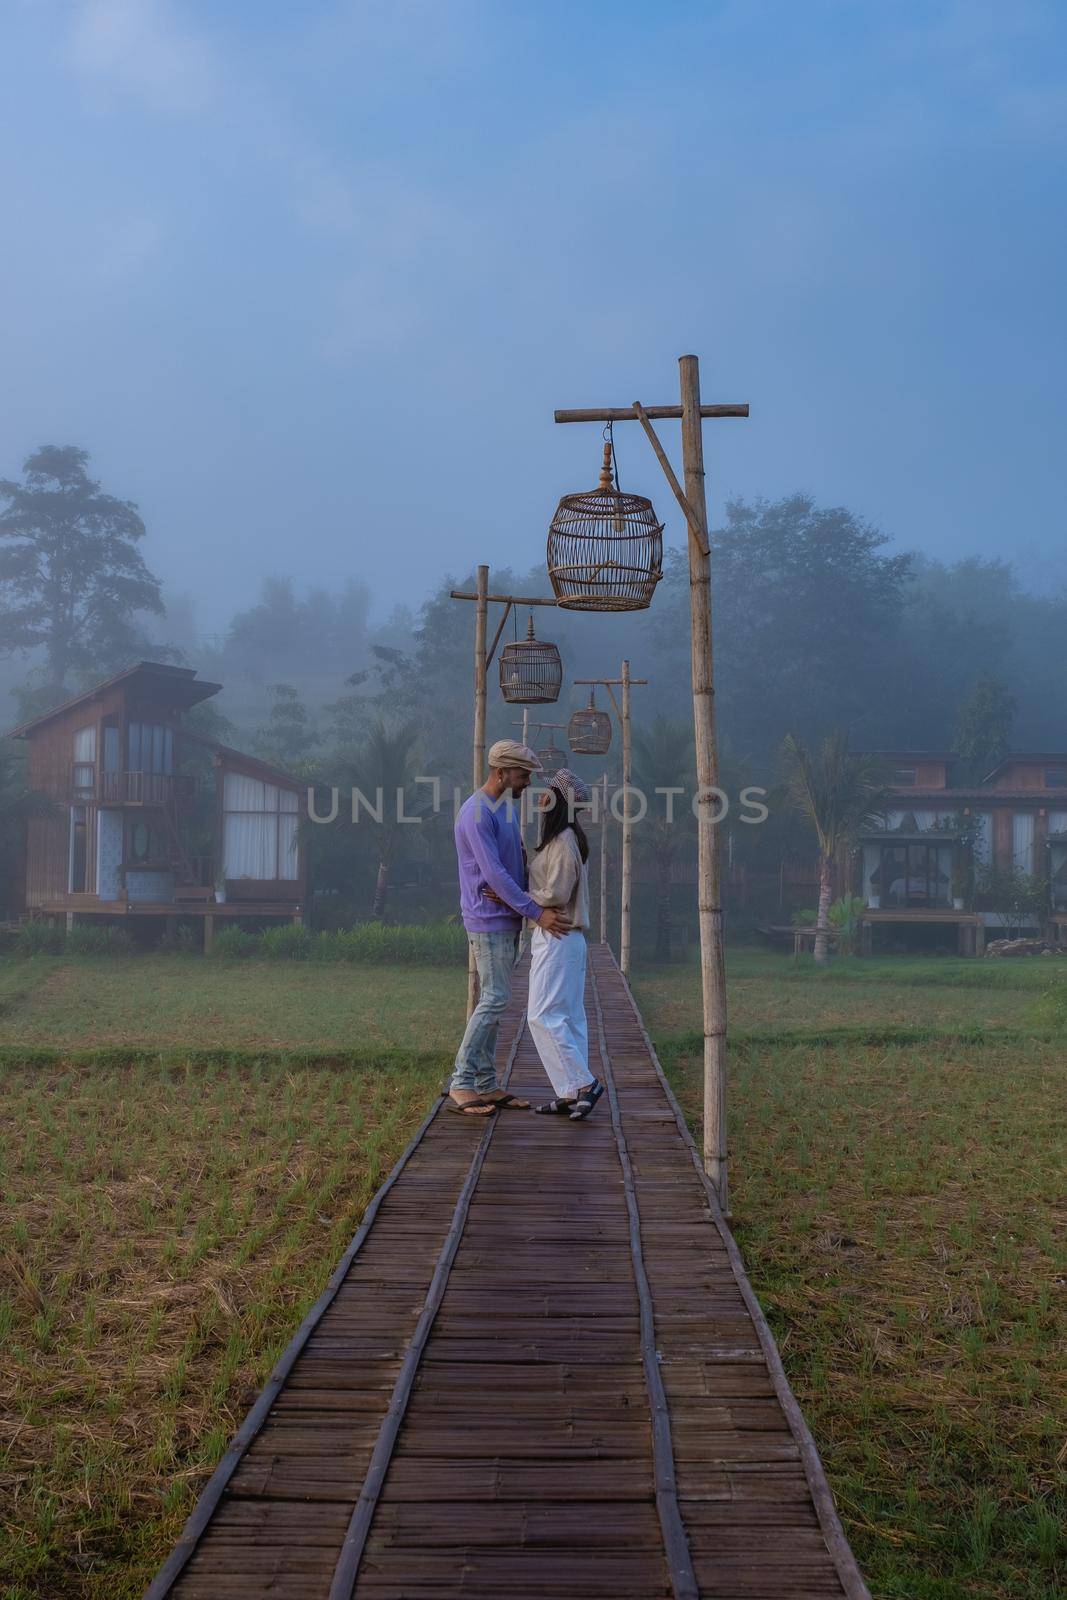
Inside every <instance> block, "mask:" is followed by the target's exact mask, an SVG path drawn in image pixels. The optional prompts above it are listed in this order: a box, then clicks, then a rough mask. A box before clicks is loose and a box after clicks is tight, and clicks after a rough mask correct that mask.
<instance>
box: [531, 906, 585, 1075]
mask: <svg viewBox="0 0 1067 1600" xmlns="http://www.w3.org/2000/svg"><path fill="white" fill-rule="evenodd" d="M530 948H531V952H532V959H531V962H530V1000H529V1005H528V1007H527V1020H528V1022H529V1024H530V1033H531V1036H532V1037H533V1042H534V1044H535V1045H536V1046H537V1053H538V1055H539V1056H540V1057H541V1064H542V1066H543V1067H544V1069H545V1071H546V1072H547V1073H548V1076H549V1079H550V1081H551V1084H552V1087H553V1089H554V1090H555V1092H556V1096H557V1098H558V1099H560V1100H573V1099H574V1098H575V1096H576V1095H577V1093H578V1090H579V1089H584V1088H585V1087H586V1085H587V1084H589V1083H590V1082H591V1081H592V1073H591V1072H590V1071H589V1030H588V1027H587V1025H586V1020H585V962H586V953H587V946H586V942H585V934H584V933H579V932H575V933H566V934H564V935H563V938H562V939H553V937H552V936H551V934H548V933H544V932H542V930H541V929H540V928H535V929H534V931H533V938H532V939H531V941H530Z"/></svg>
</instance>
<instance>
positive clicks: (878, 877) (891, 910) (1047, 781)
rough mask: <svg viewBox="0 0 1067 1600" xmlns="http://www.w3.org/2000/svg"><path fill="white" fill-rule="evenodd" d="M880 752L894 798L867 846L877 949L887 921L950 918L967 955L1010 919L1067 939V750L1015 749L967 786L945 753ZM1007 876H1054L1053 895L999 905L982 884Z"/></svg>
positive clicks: (862, 865) (861, 884) (1049, 879)
mask: <svg viewBox="0 0 1067 1600" xmlns="http://www.w3.org/2000/svg"><path fill="white" fill-rule="evenodd" d="M871 753H872V754H878V755H880V756H881V757H882V759H883V761H884V762H885V764H886V766H887V767H888V768H889V772H890V782H891V786H892V791H893V798H892V801H891V803H890V805H889V806H887V808H886V811H885V813H884V817H883V818H881V819H880V821H879V825H878V826H876V827H871V828H869V829H867V830H866V831H865V832H864V833H863V834H862V835H861V838H860V841H859V850H858V852H857V857H858V860H857V881H856V884H855V892H856V893H857V894H861V895H862V897H863V899H864V900H865V902H866V906H867V909H866V911H865V913H864V918H863V921H864V944H865V947H866V948H867V949H870V948H871V946H872V942H873V931H874V929H875V928H876V927H877V926H878V925H879V924H887V923H897V924H902V925H911V926H912V927H920V926H921V927H936V926H937V925H939V924H944V925H945V927H946V930H947V931H948V932H949V933H950V934H951V933H953V932H954V933H955V935H956V937H957V940H958V948H959V950H960V952H961V954H964V953H972V954H973V953H979V952H981V950H983V949H984V947H985V940H986V936H987V934H990V933H992V934H996V933H999V932H1001V931H1002V930H1003V929H1004V928H1005V927H1006V926H1008V925H1012V926H1016V927H1017V926H1020V925H1025V926H1026V927H1027V928H1028V929H1029V930H1031V931H1033V932H1035V933H1037V932H1041V931H1043V930H1048V931H1050V932H1051V934H1052V936H1053V938H1055V939H1058V940H1060V941H1062V942H1064V943H1067V755H1065V754H1051V755H1050V754H1043V755H1042V754H1038V755H1026V754H1019V755H1010V756H1005V758H1004V759H1003V760H1002V761H1000V762H998V763H997V764H996V766H994V767H993V768H992V770H991V771H989V772H988V773H986V774H985V776H984V777H982V778H981V779H980V780H979V781H978V782H977V783H971V784H966V783H962V782H959V781H957V780H956V776H955V772H956V767H957V763H956V759H955V757H953V756H952V755H950V754H947V753H945V752H936V751H923V750H911V751H877V752H871ZM983 869H987V870H986V871H985V872H983ZM998 874H999V875H1000V876H1001V878H1003V879H1007V878H1013V879H1014V881H1016V882H1024V883H1025V882H1027V881H1029V882H1030V883H1033V884H1035V885H1038V886H1042V885H1045V884H1047V886H1048V893H1047V903H1045V901H1044V889H1043V888H1042V889H1041V890H1040V895H1041V899H1040V901H1038V900H1034V902H1033V903H1032V904H1031V905H1030V906H1029V907H1028V909H1027V910H1026V911H1025V912H1023V913H1020V912H1009V911H1006V910H1005V909H1003V907H1000V908H998V907H997V906H995V905H994V904H993V898H994V897H993V896H992V895H990V894H989V893H988V892H986V893H983V889H982V885H983V882H986V883H988V882H989V881H990V878H991V876H994V877H995V876H996V875H998Z"/></svg>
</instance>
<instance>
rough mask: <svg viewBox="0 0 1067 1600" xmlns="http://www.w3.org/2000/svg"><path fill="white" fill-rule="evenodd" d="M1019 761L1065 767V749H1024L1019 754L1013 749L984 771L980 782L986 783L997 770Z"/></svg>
mask: <svg viewBox="0 0 1067 1600" xmlns="http://www.w3.org/2000/svg"><path fill="white" fill-rule="evenodd" d="M1020 761H1036V762H1039V763H1040V764H1041V765H1042V766H1050V767H1067V751H1064V750H1051V751H1050V750H1039V751H1038V752H1037V753H1036V754H1035V753H1034V752H1033V751H1024V752H1023V753H1022V754H1019V753H1018V752H1017V751H1015V750H1013V751H1012V752H1011V754H1010V755H1006V756H1004V757H1003V758H1002V760H1000V761H998V762H997V764H996V766H995V767H994V768H993V770H992V772H987V773H986V775H985V777H984V778H983V779H982V782H983V783H988V782H989V780H990V779H991V778H995V777H996V775H997V773H998V772H1003V771H1004V768H1005V767H1010V766H1017V765H1018V763H1019V762H1020Z"/></svg>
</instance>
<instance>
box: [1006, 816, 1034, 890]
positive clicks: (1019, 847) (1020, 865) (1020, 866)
mask: <svg viewBox="0 0 1067 1600" xmlns="http://www.w3.org/2000/svg"><path fill="white" fill-rule="evenodd" d="M1011 850H1012V860H1013V862H1014V865H1015V867H1016V869H1017V871H1019V872H1025V873H1026V875H1027V877H1028V878H1029V877H1033V873H1034V813H1033V812H1032V811H1016V812H1015V813H1014V815H1013V816H1012V819H1011Z"/></svg>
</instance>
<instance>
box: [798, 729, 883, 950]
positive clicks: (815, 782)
mask: <svg viewBox="0 0 1067 1600" xmlns="http://www.w3.org/2000/svg"><path fill="white" fill-rule="evenodd" d="M782 760H783V764H784V766H785V775H786V791H787V793H788V796H789V799H790V801H791V803H792V804H793V806H795V808H796V809H797V811H799V812H800V813H801V815H802V816H804V817H806V818H807V820H808V821H809V822H810V823H811V826H812V827H813V828H814V829H815V836H816V838H817V839H818V841H819V910H818V915H817V916H816V919H815V951H814V954H815V960H816V962H817V963H818V964H819V965H820V966H825V965H826V963H827V961H828V960H829V938H828V932H829V927H830V922H829V916H828V912H829V909H830V892H831V882H830V880H831V867H832V863H833V860H834V857H835V856H836V855H837V853H838V851H839V850H841V849H843V848H845V847H846V846H851V845H852V844H854V843H855V840H856V835H857V834H858V833H859V831H860V829H861V828H862V827H863V826H864V824H865V823H867V822H869V821H871V820H873V818H874V817H875V816H876V815H877V813H878V812H879V811H881V810H882V809H883V808H884V806H885V803H886V801H887V800H888V799H889V795H890V790H889V788H888V786H887V783H886V778H887V776H888V774H887V771H886V768H885V765H884V763H883V762H882V761H881V759H880V758H879V757H878V756H872V755H864V754H856V755H852V754H850V752H849V749H848V736H847V734H845V733H841V732H836V733H831V734H829V735H828V736H827V737H826V738H825V739H824V740H823V742H822V744H821V745H820V747H819V750H818V752H817V753H816V754H815V755H812V754H811V752H809V751H808V750H806V749H805V748H804V746H803V745H802V744H801V743H800V740H799V739H797V738H796V737H795V736H794V735H793V734H791V733H789V734H787V735H786V737H785V741H784V743H783V745H782Z"/></svg>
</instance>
